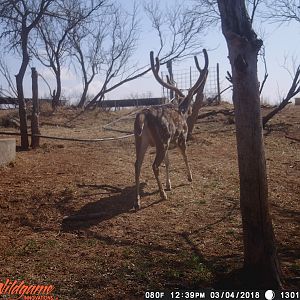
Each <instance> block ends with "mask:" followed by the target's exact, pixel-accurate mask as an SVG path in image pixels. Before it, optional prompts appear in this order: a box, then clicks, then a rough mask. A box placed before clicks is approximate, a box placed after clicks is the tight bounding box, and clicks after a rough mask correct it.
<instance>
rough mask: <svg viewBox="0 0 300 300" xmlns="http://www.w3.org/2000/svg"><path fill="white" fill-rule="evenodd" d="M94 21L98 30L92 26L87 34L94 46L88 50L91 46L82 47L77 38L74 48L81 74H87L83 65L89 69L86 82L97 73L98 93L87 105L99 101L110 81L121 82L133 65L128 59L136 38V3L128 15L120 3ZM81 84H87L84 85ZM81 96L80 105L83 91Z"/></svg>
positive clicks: (130, 56)
mask: <svg viewBox="0 0 300 300" xmlns="http://www.w3.org/2000/svg"><path fill="white" fill-rule="evenodd" d="M98 22H99V23H100V24H99V23H98ZM98 22H96V25H95V26H97V24H99V27H98V29H94V33H92V35H91V38H92V39H91V42H93V43H94V49H92V51H91V49H90V50H89V49H87V48H84V45H81V46H80V44H79V41H78V42H77V45H75V48H74V50H75V51H76V52H77V59H78V61H79V63H80V66H81V69H82V73H83V77H85V75H86V74H87V67H89V68H90V69H91V71H92V72H91V75H90V81H92V80H93V79H94V77H95V75H96V74H99V76H98V80H97V82H98V83H99V92H98V93H97V94H96V95H95V96H94V98H93V99H92V100H91V101H90V102H89V104H88V107H91V106H94V105H95V104H96V103H100V101H101V100H102V99H103V97H104V95H105V93H106V92H107V87H108V85H109V84H111V83H112V82H119V81H121V80H122V79H120V78H123V77H124V75H125V73H126V72H128V70H131V69H133V68H134V67H135V64H134V63H132V61H131V58H132V56H133V53H134V51H135V48H136V45H137V40H138V22H137V8H136V6H134V8H133V12H132V13H131V14H129V13H127V12H126V11H124V9H122V7H121V6H119V5H118V6H117V5H113V6H111V7H110V9H109V10H107V11H106V14H103V15H101V19H100V20H98ZM77 37H78V35H77ZM81 38H83V36H82V37H81ZM73 42H74V39H73ZM83 52H85V53H86V54H85V56H81V55H82V54H83ZM84 60H85V61H88V64H84ZM132 65H133V66H132ZM84 80H86V79H84ZM86 83H88V82H86ZM89 84H90V83H89ZM85 87H87V85H86V84H85ZM112 89H113V87H112V88H110V90H112ZM84 93H85V90H84ZM83 97H84V98H83ZM83 97H82V101H81V103H80V106H83V105H84V104H85V101H86V95H84V94H83Z"/></svg>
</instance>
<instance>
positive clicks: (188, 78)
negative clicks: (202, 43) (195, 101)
mask: <svg viewBox="0 0 300 300" xmlns="http://www.w3.org/2000/svg"><path fill="white" fill-rule="evenodd" d="M167 75H169V73H168V71H163V72H161V76H162V78H163V79H164V80H165V81H167V79H166V77H167ZM198 77H199V71H198V70H197V69H196V68H193V67H190V68H189V69H188V68H187V69H181V70H173V79H174V81H175V82H176V86H177V87H178V88H179V89H180V90H181V91H183V93H186V92H187V91H188V90H189V89H190V88H191V87H192V86H193V84H194V83H195V82H196V81H197V79H198ZM204 94H205V96H206V97H215V96H216V95H217V94H218V71H217V66H215V67H210V68H209V71H208V77H207V80H206V84H205V88H204ZM162 97H166V98H170V91H169V90H168V89H166V88H164V87H163V88H162Z"/></svg>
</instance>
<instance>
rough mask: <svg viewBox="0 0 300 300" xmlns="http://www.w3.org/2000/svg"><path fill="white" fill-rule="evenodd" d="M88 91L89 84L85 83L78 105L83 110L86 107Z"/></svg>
mask: <svg viewBox="0 0 300 300" xmlns="http://www.w3.org/2000/svg"><path fill="white" fill-rule="evenodd" d="M88 89H89V85H88V84H87V83H85V85H84V88H83V92H82V95H81V98H80V101H79V103H78V107H79V108H83V107H84V105H85V102H86V96H87V92H88Z"/></svg>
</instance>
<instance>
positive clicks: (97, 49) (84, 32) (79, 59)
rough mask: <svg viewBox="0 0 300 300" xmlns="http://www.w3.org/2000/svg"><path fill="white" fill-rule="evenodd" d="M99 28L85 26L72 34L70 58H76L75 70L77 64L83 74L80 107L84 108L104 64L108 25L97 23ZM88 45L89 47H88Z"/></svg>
mask: <svg viewBox="0 0 300 300" xmlns="http://www.w3.org/2000/svg"><path fill="white" fill-rule="evenodd" d="M95 24H96V25H97V26H95V27H92V28H86V27H84V26H82V27H78V28H76V29H74V30H73V31H72V32H71V34H70V44H71V48H70V56H72V57H74V58H75V63H74V69H75V70H77V63H78V64H79V66H80V70H81V74H82V85H83V91H82V94H81V97H80V100H79V103H78V107H80V108H82V107H84V105H85V103H86V101H87V95H88V91H89V87H90V85H91V83H92V82H93V80H94V79H95V77H96V75H97V74H98V73H99V72H100V68H101V65H102V64H103V63H104V58H103V51H102V49H103V43H104V39H105V37H107V24H106V23H103V22H95ZM87 45H88V47H87Z"/></svg>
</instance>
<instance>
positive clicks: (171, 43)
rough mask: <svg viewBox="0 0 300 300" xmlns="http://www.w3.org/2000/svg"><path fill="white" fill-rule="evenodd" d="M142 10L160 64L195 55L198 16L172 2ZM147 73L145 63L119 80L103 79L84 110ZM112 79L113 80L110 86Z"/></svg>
mask: <svg viewBox="0 0 300 300" xmlns="http://www.w3.org/2000/svg"><path fill="white" fill-rule="evenodd" d="M144 9H145V12H146V15H147V16H148V18H149V20H150V22H151V24H152V27H153V29H154V31H155V32H156V37H157V39H158V41H157V42H156V41H155V45H156V46H157V47H158V49H157V52H158V54H159V56H160V62H161V64H162V65H163V64H165V63H167V61H169V60H174V59H180V58H185V57H188V56H190V55H191V54H198V53H199V41H200V38H201V37H202V36H203V35H204V33H205V29H206V23H205V22H204V21H202V19H200V18H199V17H198V16H196V15H192V14H191V12H190V11H189V9H188V8H187V7H185V6H184V4H178V3H176V5H173V6H171V7H169V8H168V7H167V8H166V7H162V6H161V5H159V4H158V2H154V1H151V2H150V4H149V3H148V4H146V5H145V7H144ZM108 70H109V69H108ZM150 70H151V68H150V67H149V65H148V64H147V65H146V66H143V67H137V66H135V67H133V68H131V69H130V70H126V72H124V73H122V76H121V78H120V77H119V78H113V77H111V78H110V77H108V78H107V79H108V80H104V83H103V84H102V87H101V89H100V91H99V93H98V94H97V95H96V96H95V97H94V99H92V101H91V102H90V103H89V104H88V106H87V107H90V106H92V105H95V103H97V101H101V99H103V96H104V95H105V94H106V93H108V92H110V91H112V90H114V89H115V88H117V87H119V86H121V85H122V84H124V83H126V82H129V81H131V80H134V79H136V78H139V77H141V76H143V75H145V74H146V73H148V72H149V71H150ZM112 79H115V81H114V83H113V82H112ZM118 79H119V80H118ZM109 83H110V84H109Z"/></svg>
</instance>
